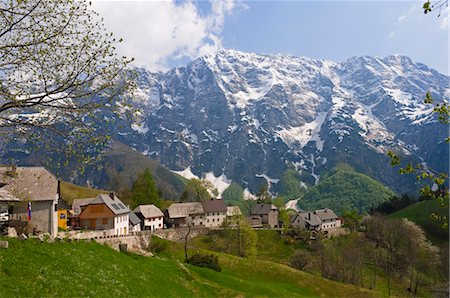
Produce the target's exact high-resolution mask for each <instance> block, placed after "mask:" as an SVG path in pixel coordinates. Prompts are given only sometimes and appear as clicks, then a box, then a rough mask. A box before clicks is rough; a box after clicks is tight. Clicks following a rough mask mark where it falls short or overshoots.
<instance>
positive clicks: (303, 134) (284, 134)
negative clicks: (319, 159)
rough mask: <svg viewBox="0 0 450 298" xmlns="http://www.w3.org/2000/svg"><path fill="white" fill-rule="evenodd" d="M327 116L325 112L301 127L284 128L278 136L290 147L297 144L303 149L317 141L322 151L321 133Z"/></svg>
mask: <svg viewBox="0 0 450 298" xmlns="http://www.w3.org/2000/svg"><path fill="white" fill-rule="evenodd" d="M326 116H327V113H325V112H323V113H319V114H318V115H317V117H316V118H315V119H314V120H313V121H311V122H309V123H305V124H303V125H302V126H299V127H290V128H283V129H281V130H279V131H278V132H277V134H278V136H279V137H280V138H281V139H282V140H283V142H284V143H285V144H286V145H288V146H292V145H294V144H295V143H297V144H299V145H300V147H301V148H303V147H305V145H306V144H308V143H309V142H310V141H315V142H316V147H317V150H319V151H322V150H323V141H322V139H321V138H320V135H319V133H320V129H321V128H322V124H323V122H324V121H325V118H326Z"/></svg>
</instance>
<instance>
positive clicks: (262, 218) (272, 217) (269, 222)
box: [251, 204, 278, 228]
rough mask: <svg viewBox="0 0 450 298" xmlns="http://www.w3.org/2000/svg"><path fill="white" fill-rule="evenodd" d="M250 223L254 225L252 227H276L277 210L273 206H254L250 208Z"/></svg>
mask: <svg viewBox="0 0 450 298" xmlns="http://www.w3.org/2000/svg"><path fill="white" fill-rule="evenodd" d="M251 222H252V223H255V226H254V227H260V225H261V226H262V227H264V226H268V227H271V228H275V227H278V208H277V207H276V206H275V205H273V204H256V205H255V206H253V208H252V212H251ZM256 223H258V224H257V225H258V226H256ZM259 223H260V224H259Z"/></svg>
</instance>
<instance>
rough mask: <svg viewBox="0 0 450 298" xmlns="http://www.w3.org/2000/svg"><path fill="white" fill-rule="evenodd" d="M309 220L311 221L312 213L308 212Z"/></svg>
mask: <svg viewBox="0 0 450 298" xmlns="http://www.w3.org/2000/svg"><path fill="white" fill-rule="evenodd" d="M308 220H311V212H309V211H308Z"/></svg>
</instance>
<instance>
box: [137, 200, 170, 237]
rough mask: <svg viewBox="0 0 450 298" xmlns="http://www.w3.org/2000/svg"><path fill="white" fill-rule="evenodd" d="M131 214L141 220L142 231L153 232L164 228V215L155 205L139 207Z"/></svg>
mask: <svg viewBox="0 0 450 298" xmlns="http://www.w3.org/2000/svg"><path fill="white" fill-rule="evenodd" d="M133 212H134V213H136V215H137V216H138V218H139V219H140V220H141V229H142V230H151V231H155V230H158V229H162V228H164V213H162V211H161V210H160V209H159V208H158V207H156V206H155V205H152V204H150V205H139V206H138V207H136V208H135V209H134V210H133Z"/></svg>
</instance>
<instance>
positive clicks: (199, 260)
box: [187, 253, 222, 272]
mask: <svg viewBox="0 0 450 298" xmlns="http://www.w3.org/2000/svg"><path fill="white" fill-rule="evenodd" d="M187 262H188V263H189V264H191V265H194V266H198V267H205V268H209V269H212V270H215V271H217V272H220V271H222V268H220V266H219V258H218V257H217V256H216V255H213V254H211V255H209V254H199V253H197V254H195V255H193V256H192V257H190V258H189V259H188V260H187Z"/></svg>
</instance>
